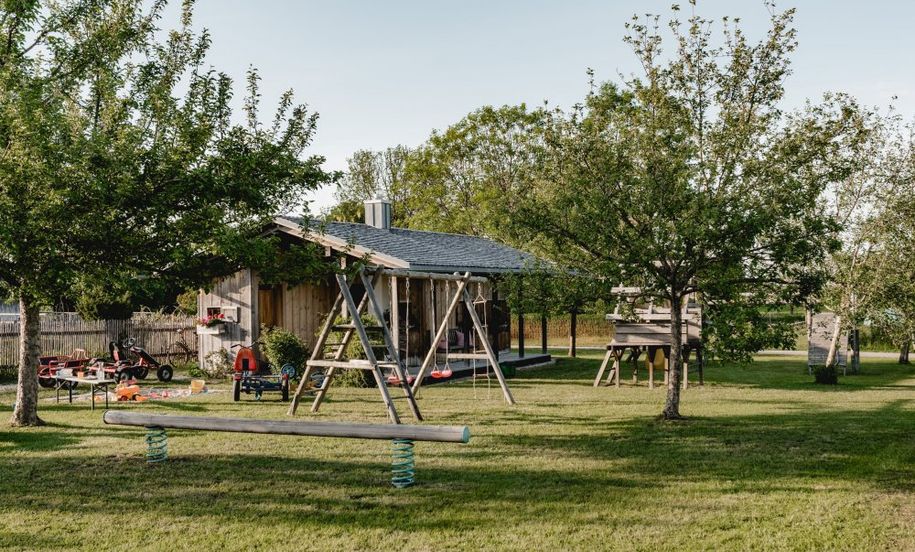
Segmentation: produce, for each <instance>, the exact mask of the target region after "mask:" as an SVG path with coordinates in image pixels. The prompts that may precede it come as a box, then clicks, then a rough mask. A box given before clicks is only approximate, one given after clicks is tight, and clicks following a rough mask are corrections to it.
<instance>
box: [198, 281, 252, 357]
mask: <svg viewBox="0 0 915 552" xmlns="http://www.w3.org/2000/svg"><path fill="white" fill-rule="evenodd" d="M256 297H257V290H256V286H255V285H254V275H253V274H252V272H251V270H247V269H246V270H240V271H238V272H236V273H235V274H232V275H231V276H227V277H225V278H223V279H221V280H219V281H218V282H216V284H214V285H213V288H212V289H211V290H210V291H209V292H208V293H204V292H203V291H201V292H200V293H199V294H198V296H197V313H198V315H199V316H204V315H206V311H207V307H223V306H236V307H238V322H237V323H227V324H225V327H224V328H223V331H222V333H221V334H217V335H200V336H198V340H197V344H198V346H197V360H198V362H200V364H201V366H202V365H203V363H204V359H205V358H206V357H207V355H208V354H210V353H211V352H213V351H216V350H219V349H229V347H231V346H232V345H234V344H236V343H242V344H244V345H248V344H250V343H251V342H252V341H253V340H255V339H257V335H256V333H255V331H254V328H255V321H256V320H257V313H256V311H255V308H256V305H255V299H256Z"/></svg>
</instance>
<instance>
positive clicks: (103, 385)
mask: <svg viewBox="0 0 915 552" xmlns="http://www.w3.org/2000/svg"><path fill="white" fill-rule="evenodd" d="M54 379H55V380H57V382H56V384H55V385H54V387H55V388H56V389H57V402H60V388H61V387H62V386H63V384H64V383H65V382H70V383H77V384H79V383H85V384H88V385H89V390H90V393H91V396H90V397H89V406H90V408H91V409H92V410H95V391H96V389H102V392H103V393H104V394H105V408H106V409H107V408H108V386H109V385H111V384H112V383H117V381H115V380H113V379H98V378H78V377H76V376H54ZM73 387H74V386H72V385H71V386H68V387H67V394H68V398H69V401H70V402H71V403H72V402H73Z"/></svg>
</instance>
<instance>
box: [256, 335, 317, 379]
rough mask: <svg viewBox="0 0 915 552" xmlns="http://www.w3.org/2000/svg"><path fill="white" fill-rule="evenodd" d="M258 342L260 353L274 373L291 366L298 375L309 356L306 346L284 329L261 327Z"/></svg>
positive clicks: (300, 339) (297, 337)
mask: <svg viewBox="0 0 915 552" xmlns="http://www.w3.org/2000/svg"><path fill="white" fill-rule="evenodd" d="M258 342H259V343H260V347H261V352H262V353H263V354H264V357H265V358H266V359H267V362H269V363H270V365H271V366H273V369H274V370H273V371H274V372H279V369H280V368H282V367H283V366H285V365H286V364H291V365H293V366H295V369H296V371H297V372H298V373H299V374H301V373H302V371H303V369H304V367H305V361H307V360H308V355H309V350H308V345H306V344H305V342H304V341H303V340H302V338H300V337H299V336H297V335H296V334H294V333H292V332H291V331H289V330H287V329H285V328H276V327H273V328H268V327H266V326H261V336H260V339H259V340H258Z"/></svg>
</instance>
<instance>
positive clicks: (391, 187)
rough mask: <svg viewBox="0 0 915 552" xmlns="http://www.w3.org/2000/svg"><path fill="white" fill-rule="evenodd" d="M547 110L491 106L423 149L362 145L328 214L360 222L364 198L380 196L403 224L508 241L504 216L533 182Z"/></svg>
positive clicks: (434, 137) (435, 135)
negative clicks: (366, 147) (377, 148)
mask: <svg viewBox="0 0 915 552" xmlns="http://www.w3.org/2000/svg"><path fill="white" fill-rule="evenodd" d="M544 115H545V113H544V111H543V110H542V109H533V110H532V109H528V108H527V107H526V106H524V105H520V106H502V107H491V106H486V107H482V108H480V109H478V110H476V111H474V112H472V113H470V114H469V115H467V116H466V117H464V118H463V119H461V120H460V121H458V122H457V123H455V124H453V125H451V126H449V127H448V128H447V129H445V130H444V131H441V132H439V131H434V132H433V133H432V135H431V136H430V137H429V139H428V140H427V141H426V142H424V143H423V144H421V145H420V146H419V147H417V148H414V149H408V148H406V147H404V146H396V147H393V148H388V149H386V150H384V151H380V152H373V151H365V150H363V151H358V152H356V153H355V154H354V155H353V156H352V157H351V158H350V159H349V160H348V168H347V173H346V177H345V178H344V179H343V180H341V182H340V184H339V185H338V188H337V192H336V194H335V198H336V200H337V205H335V206H334V207H333V208H332V209H331V211H330V213H329V214H328V218H330V219H332V220H349V221H361V220H362V212H363V211H362V202H363V201H365V200H367V199H371V198H373V197H376V195H378V194H381V195H382V196H384V197H386V198H387V199H389V200H390V201H391V203H392V211H393V221H394V224H395V225H397V226H401V227H406V228H415V229H418V230H434V231H441V232H456V233H461V234H469V235H474V236H487V237H498V238H501V239H503V240H508V239H510V238H511V236H510V235H509V234H507V233H505V232H504V231H503V230H504V227H505V224H504V222H505V219H506V217H507V216H508V215H509V213H510V211H511V207H512V205H513V204H514V203H515V202H516V200H517V199H516V198H518V197H521V196H523V195H524V194H525V193H526V191H527V189H528V187H529V186H530V185H531V183H532V182H533V179H532V178H531V175H532V171H533V169H534V168H535V167H536V164H537V159H538V158H539V156H540V155H541V152H542V139H541V138H542V135H541V133H540V132H539V130H538V129H540V128H541V125H542V122H543V120H544Z"/></svg>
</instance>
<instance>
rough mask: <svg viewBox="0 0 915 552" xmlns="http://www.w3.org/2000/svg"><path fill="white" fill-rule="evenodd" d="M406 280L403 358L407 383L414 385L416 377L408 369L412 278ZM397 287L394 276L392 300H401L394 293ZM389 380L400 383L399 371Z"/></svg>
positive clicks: (388, 379) (398, 323)
mask: <svg viewBox="0 0 915 552" xmlns="http://www.w3.org/2000/svg"><path fill="white" fill-rule="evenodd" d="M405 280H406V289H405V291H406V294H407V308H406V312H405V313H404V318H403V319H404V325H403V326H404V332H403V333H404V336H406V339H405V341H406V343H405V345H404V354H403V359H404V362H403V368H404V372H405V373H406V375H407V385H413V381H414V380H415V379H416V378H414V377H413V376H411V375H410V372H409V371H408V368H409V365H410V278H405ZM395 289H396V288H395V287H394V279H393V278H392V279H391V292H392V293H391V297H392V301H400V297H399V296H398V295H397V294H395V293H394V291H395ZM397 325H398V326H399V325H400V320H398V321H397ZM397 333H398V336H399V335H400V332H397ZM397 339H398V341H399V340H400V337H398V338H397ZM399 346H400V343H395V347H399ZM387 381H388V383H389V384H390V385H400V378H398V377H397V373H392V374H391V375H390V376H388V378H387Z"/></svg>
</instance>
